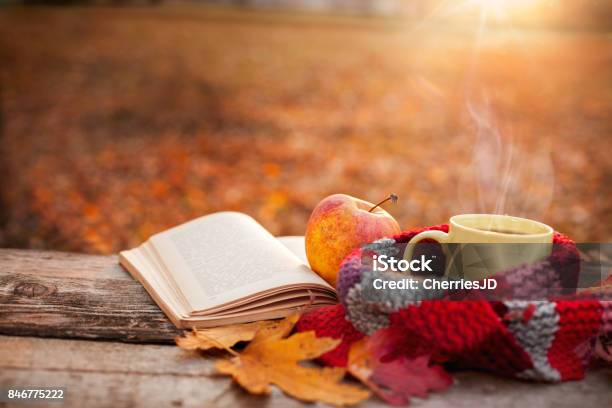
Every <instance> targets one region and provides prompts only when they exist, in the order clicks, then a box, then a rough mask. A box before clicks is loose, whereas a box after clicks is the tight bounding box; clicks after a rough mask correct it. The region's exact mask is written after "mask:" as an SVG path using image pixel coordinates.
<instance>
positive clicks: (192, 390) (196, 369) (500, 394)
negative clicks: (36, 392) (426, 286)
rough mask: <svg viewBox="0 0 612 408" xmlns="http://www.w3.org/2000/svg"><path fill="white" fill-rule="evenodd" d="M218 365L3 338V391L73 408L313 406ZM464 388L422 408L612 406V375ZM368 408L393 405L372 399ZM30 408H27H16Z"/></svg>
mask: <svg viewBox="0 0 612 408" xmlns="http://www.w3.org/2000/svg"><path fill="white" fill-rule="evenodd" d="M213 361H214V360H213V359H211V358H202V357H201V356H200V355H198V354H197V353H193V352H186V351H183V350H180V349H179V348H178V347H173V346H165V345H134V344H124V343H114V342H93V341H78V340H59V339H46V340H45V339H38V338H28V337H10V336H0V387H44V386H48V387H51V386H57V387H59V386H62V387H66V388H67V400H66V401H65V404H62V405H61V406H71V407H72V406H73V407H102V406H113V407H151V406H182V407H191V406H198V407H202V406H215V407H226V406H227V407H241V406H248V407H257V406H262V407H263V406H266V407H312V406H319V405H320V404H316V405H310V404H308V405H307V404H302V403H300V402H298V401H295V400H293V399H290V398H288V397H286V396H285V395H283V394H282V393H281V392H279V391H278V390H275V391H274V393H273V394H272V396H271V397H255V396H250V395H248V394H246V393H244V392H243V391H241V390H240V389H239V388H238V387H236V386H233V385H232V384H231V381H230V380H229V379H228V378H226V377H220V376H215V375H213V374H214V370H213V367H212V365H213ZM456 378H457V384H456V385H455V386H453V387H452V388H451V389H450V390H449V391H447V392H444V393H436V394H432V395H431V396H430V397H429V398H428V399H426V400H424V401H418V402H416V401H415V402H416V403H415V404H414V405H413V406H417V407H450V406H452V407H453V408H461V407H473V406H486V407H493V408H495V407H523V406H530V407H532V408H537V407H550V406H564V407H569V406H585V407H600V406H601V407H607V406H612V392H610V389H611V387H612V372H611V371H608V372H606V371H596V372H591V373H589V375H588V377H587V378H586V379H585V380H584V381H579V382H568V383H563V384H556V385H546V384H537V383H529V382H521V381H514V380H509V379H502V378H497V377H493V376H490V375H486V374H482V373H474V372H464V373H458V374H456ZM364 405H365V406H372V407H383V406H385V407H386V406H388V405H385V404H383V403H382V402H381V401H378V400H377V399H372V400H371V401H369V402H368V403H367V404H364ZM15 406H23V405H15Z"/></svg>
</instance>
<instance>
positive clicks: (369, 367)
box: [347, 339, 453, 405]
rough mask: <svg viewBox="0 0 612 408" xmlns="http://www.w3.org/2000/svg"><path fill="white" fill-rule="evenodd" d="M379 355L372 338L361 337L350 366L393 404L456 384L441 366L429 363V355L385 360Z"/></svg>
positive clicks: (353, 351)
mask: <svg viewBox="0 0 612 408" xmlns="http://www.w3.org/2000/svg"><path fill="white" fill-rule="evenodd" d="M378 354H380V350H372V342H370V341H369V339H363V340H360V341H358V342H356V343H354V344H353V345H352V346H351V349H350V352H349V360H348V365H347V368H348V371H349V373H350V374H351V375H353V376H354V377H355V378H357V379H358V380H360V381H361V382H362V383H363V384H365V385H367V386H368V387H369V388H370V389H371V390H372V391H373V392H374V393H375V394H376V395H378V396H379V397H381V398H382V399H384V400H385V401H387V402H388V403H390V404H392V405H408V404H410V398H411V397H419V398H424V397H426V396H427V394H428V392H431V391H441V390H444V389H446V388H448V387H450V386H451V385H452V383H453V380H452V377H451V376H450V375H449V374H448V373H447V372H446V371H444V369H443V368H442V367H441V366H436V365H434V366H430V364H429V363H430V361H429V360H430V359H429V356H427V355H421V356H418V357H415V358H408V357H405V356H404V357H399V358H396V359H395V360H392V361H389V362H384V361H381V360H380V358H378V357H377V355H378Z"/></svg>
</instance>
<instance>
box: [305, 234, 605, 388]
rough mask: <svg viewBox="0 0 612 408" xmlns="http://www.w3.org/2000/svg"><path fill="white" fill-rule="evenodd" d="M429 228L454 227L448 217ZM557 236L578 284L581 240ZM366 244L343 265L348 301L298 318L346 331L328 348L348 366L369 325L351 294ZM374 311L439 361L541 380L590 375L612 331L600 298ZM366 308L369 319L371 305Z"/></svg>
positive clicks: (335, 333)
mask: <svg viewBox="0 0 612 408" xmlns="http://www.w3.org/2000/svg"><path fill="white" fill-rule="evenodd" d="M426 229H437V230H442V231H445V232H446V231H448V225H445V224H443V225H437V226H433V227H430V228H426ZM426 229H414V230H411V231H407V232H404V233H402V234H400V235H398V236H395V237H393V240H394V241H395V243H404V242H408V241H409V240H410V239H411V238H412V237H413V236H415V235H416V234H417V233H419V232H421V231H423V230H426ZM553 243H554V244H555V248H556V249H555V251H554V252H553V254H552V255H551V258H550V259H549V261H548V262H549V263H548V264H547V265H549V266H552V268H560V267H565V270H566V271H567V267H568V265H569V268H570V270H571V271H573V272H574V273H570V274H567V273H566V274H565V275H564V276H566V278H565V279H569V280H574V285H575V279H577V277H578V272H579V263H578V262H576V260H577V259H578V251H577V249H576V247H575V244H574V242H573V241H571V240H570V239H569V238H567V237H566V236H563V235H561V234H559V233H555V235H554V241H553ZM361 251H362V250H361V249H359V250H355V251H353V253H351V254H350V255H349V256H348V257H347V258H346V259H345V260H344V261H343V263H342V265H341V268H340V272H339V277H338V293H339V296H340V298H341V300H342V301H343V304H340V305H336V306H329V307H323V308H320V309H317V310H314V311H312V312H310V313H306V314H304V315H303V316H302V318H301V319H300V321H299V322H298V324H297V329H298V331H306V330H314V331H315V332H316V334H317V336H319V337H333V338H340V339H342V342H341V343H340V345H339V346H338V347H337V348H336V349H334V350H332V351H330V352H328V353H326V354H325V355H323V356H322V360H323V362H324V363H326V364H328V365H331V366H345V365H346V363H347V357H348V351H349V348H350V346H351V344H352V343H353V342H355V341H357V340H359V339H361V338H362V337H364V336H365V333H364V332H362V331H364V329H363V328H362V331H360V330H358V329H357V327H363V325H361V326H360V324H359V322H357V320H355V317H354V316H355V315H357V312H360V311H355V310H352V308H358V307H356V306H355V303H350V302H347V301H346V300H347V297H349V293H350V292H351V291H355V290H356V289H357V288H358V287H359V286H358V284H359V280H360V273H359V268H358V265H359V262H360V259H361ZM536 272H539V271H536ZM566 283H567V282H566ZM571 284H572V283H571V282H570V285H571ZM574 287H575V286H574ZM368 313H370V314H369V315H366V319H372V320H381V321H382V322H383V323H381V324H382V325H383V326H384V327H392V328H397V329H399V330H398V332H399V333H403V335H404V336H405V338H406V341H407V342H409V343H410V348H411V349H412V350H419V352H423V353H427V354H430V355H431V356H432V358H433V359H434V360H436V361H441V362H452V363H453V365H456V366H459V367H464V368H470V369H481V370H486V371H490V372H494V373H497V374H501V375H506V376H512V377H518V378H525V379H534V380H541V381H553V382H555V381H565V380H575V379H581V378H583V377H584V372H585V368H586V365H587V363H588V361H589V360H590V357H591V355H592V351H593V345H594V343H595V340H596V339H597V337H598V336H610V335H611V334H612V302H610V301H604V300H597V299H576V300H573V299H572V300H546V301H496V302H493V301H485V300H469V301H450V300H430V301H421V302H418V303H415V304H413V305H409V306H406V307H404V308H401V309H398V310H393V311H391V312H389V311H388V310H384V309H380V310H377V309H374V310H371V309H369V312H368ZM359 316H361V317H362V319H363V313H362V314H360V315H359ZM351 319H353V321H351ZM354 323H355V324H354ZM369 334H371V333H369Z"/></svg>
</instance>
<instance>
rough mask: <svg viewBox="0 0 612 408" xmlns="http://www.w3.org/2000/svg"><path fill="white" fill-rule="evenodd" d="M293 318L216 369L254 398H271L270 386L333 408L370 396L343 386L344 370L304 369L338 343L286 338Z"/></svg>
mask: <svg viewBox="0 0 612 408" xmlns="http://www.w3.org/2000/svg"><path fill="white" fill-rule="evenodd" d="M298 317H299V316H298V315H293V316H290V317H288V318H287V319H285V320H283V321H281V323H280V324H279V325H278V326H277V327H268V328H264V329H262V330H260V331H258V332H257V334H256V335H255V337H254V338H253V340H252V341H251V343H250V344H249V345H248V346H247V347H246V348H245V349H244V351H243V352H242V353H240V354H236V355H235V356H234V357H232V358H231V359H229V360H221V361H219V362H217V364H216V367H217V369H218V370H219V371H220V372H221V373H223V374H228V375H231V376H232V377H233V378H234V380H236V382H238V383H239V384H240V385H241V386H242V387H243V388H245V389H246V390H247V391H249V392H250V393H252V394H268V393H269V392H270V384H275V385H276V386H278V387H279V388H280V389H281V390H283V391H284V392H286V393H287V394H289V395H291V396H292V397H295V398H298V399H300V400H303V401H322V402H325V403H328V404H332V405H352V404H357V403H359V402H361V401H363V400H365V399H367V398H368V397H369V396H370V393H369V392H368V391H367V390H365V389H363V388H361V387H359V386H356V385H352V384H346V383H343V382H341V381H342V379H343V377H344V374H345V370H344V369H341V368H330V367H324V368H319V367H305V366H302V365H300V364H299V363H300V361H303V360H310V359H313V358H316V357H319V356H320V355H321V354H323V353H325V352H327V351H330V350H332V349H333V348H335V347H336V346H337V345H338V343H339V340H336V339H331V338H317V337H316V335H315V333H314V332H302V333H296V334H293V335H292V336H290V337H287V336H288V334H289V333H290V332H291V330H292V329H293V325H294V324H295V323H296V321H297V319H298Z"/></svg>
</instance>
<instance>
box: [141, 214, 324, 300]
mask: <svg viewBox="0 0 612 408" xmlns="http://www.w3.org/2000/svg"><path fill="white" fill-rule="evenodd" d="M150 242H151V244H152V245H153V247H154V248H155V250H156V251H157V253H158V254H159V256H160V258H161V259H162V260H163V263H164V264H165V266H166V268H163V269H164V271H165V272H166V273H167V274H168V275H169V276H167V278H168V279H170V280H172V281H173V282H174V284H175V285H176V288H178V290H180V291H181V293H182V294H183V295H184V298H185V299H186V301H187V302H188V303H189V305H190V306H191V307H190V308H191V309H192V310H194V311H195V310H206V309H209V308H212V307H215V306H219V305H222V304H224V303H228V302H232V301H235V300H238V299H241V298H244V297H249V296H252V295H253V294H254V293H258V292H262V291H266V290H271V289H273V288H276V287H279V286H285V285H297V284H308V285H316V286H320V287H321V288H326V289H331V290H333V288H331V286H330V285H329V284H327V283H326V282H325V281H324V280H323V279H321V278H320V277H319V276H318V275H316V274H315V273H313V272H312V271H311V270H310V269H309V268H308V267H307V266H306V265H305V264H304V262H303V261H302V260H300V259H299V258H298V257H297V256H295V255H294V254H293V253H292V252H291V251H289V250H288V249H287V248H286V247H285V246H284V245H283V244H281V243H280V242H279V241H278V240H277V239H276V238H274V236H272V235H271V234H270V233H269V232H268V231H266V230H265V229H264V228H263V227H262V226H261V225H260V224H258V223H257V221H255V220H254V219H253V218H251V217H249V216H247V215H245V214H242V213H236V212H221V213H215V214H211V215H207V216H204V217H200V218H198V219H195V220H193V221H190V222H188V223H185V224H182V225H179V226H178V227H175V228H172V229H170V230H167V231H164V232H162V233H159V234H157V235H154V236H153V237H151V239H150Z"/></svg>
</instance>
